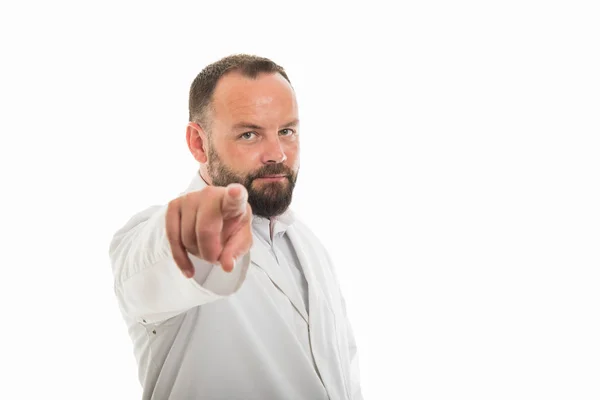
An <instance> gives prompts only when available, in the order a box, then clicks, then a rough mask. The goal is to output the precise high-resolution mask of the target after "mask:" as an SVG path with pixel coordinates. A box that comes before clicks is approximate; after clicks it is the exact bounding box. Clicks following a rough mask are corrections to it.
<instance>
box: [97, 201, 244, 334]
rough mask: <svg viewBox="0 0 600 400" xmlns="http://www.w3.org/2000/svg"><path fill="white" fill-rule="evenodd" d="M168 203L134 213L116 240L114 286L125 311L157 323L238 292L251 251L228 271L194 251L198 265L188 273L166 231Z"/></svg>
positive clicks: (112, 255)
mask: <svg viewBox="0 0 600 400" xmlns="http://www.w3.org/2000/svg"><path fill="white" fill-rule="evenodd" d="M166 212H167V206H166V205H165V206H160V207H151V208H149V209H147V210H146V211H143V212H141V213H139V214H137V215H135V216H134V217H133V218H131V219H130V220H129V221H128V222H127V223H126V224H125V226H123V227H122V228H121V229H120V230H119V231H117V232H116V233H115V235H114V237H113V239H112V241H111V243H110V251H109V253H110V259H111V264H112V270H113V276H114V280H115V281H114V285H115V286H114V289H115V293H116V295H117V299H118V303H119V307H120V308H121V311H122V312H123V314H124V315H126V316H128V317H129V318H133V319H135V320H137V321H139V322H146V323H157V322H161V321H164V320H166V319H168V318H171V317H173V316H175V315H177V314H180V313H182V312H184V311H186V310H188V309H190V308H192V307H195V306H199V305H202V304H205V303H208V302H212V301H215V300H218V299H220V298H222V297H224V296H228V295H231V294H233V293H235V292H236V291H237V290H238V289H239V288H240V286H241V284H242V283H243V281H244V279H245V277H246V272H247V270H248V266H249V264H250V255H249V253H246V254H245V255H244V256H243V257H240V258H239V259H238V261H237V262H236V264H235V267H234V269H233V271H232V272H225V271H223V269H222V268H221V267H220V266H218V265H214V264H210V263H208V262H206V261H203V260H201V259H200V258H198V257H195V256H193V255H192V254H189V253H188V256H189V258H190V260H191V261H192V264H193V266H194V268H195V272H196V273H195V275H194V277H193V278H191V279H188V278H186V277H185V276H184V275H183V274H182V272H181V270H180V269H179V268H178V267H177V265H176V264H175V261H174V260H173V255H172V252H171V248H170V245H169V241H168V239H167V234H166Z"/></svg>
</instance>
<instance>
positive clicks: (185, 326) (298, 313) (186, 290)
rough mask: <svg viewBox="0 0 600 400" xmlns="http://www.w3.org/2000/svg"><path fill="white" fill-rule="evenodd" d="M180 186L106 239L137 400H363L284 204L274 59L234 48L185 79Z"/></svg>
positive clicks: (319, 268)
mask: <svg viewBox="0 0 600 400" xmlns="http://www.w3.org/2000/svg"><path fill="white" fill-rule="evenodd" d="M189 109H190V122H189V124H188V126H187V131H186V138H187V144H188V147H189V149H190V152H191V153H192V155H193V156H194V158H195V159H196V160H197V161H198V162H199V164H200V167H199V172H198V173H196V174H195V176H194V178H193V179H192V182H191V184H190V186H189V188H188V189H187V190H186V191H185V192H183V193H182V194H181V196H180V197H178V198H176V199H174V200H172V201H171V202H169V203H168V204H166V205H163V206H155V207H151V208H149V209H147V210H145V211H143V212H141V213H139V214H137V215H135V216H134V217H133V218H132V219H131V220H130V221H129V222H128V223H127V224H125V226H124V227H123V228H121V229H120V230H119V231H118V232H117V233H116V234H115V236H114V238H113V240H112V242H111V245H110V257H111V262H112V268H113V273H114V277H115V292H116V295H117V298H118V302H119V306H120V309H121V312H122V314H123V317H124V319H125V321H126V323H127V325H128V328H129V333H130V335H131V339H132V341H133V344H134V353H135V356H136V359H137V362H138V366H139V379H140V381H141V383H142V386H143V398H144V399H156V400H165V399H228V400H233V399H245V400H247V399H261V400H266V399H286V400H291V399H306V400H320V399H332V400H337V399H352V400H355V399H362V394H361V389H360V384H359V373H358V360H357V352H356V345H355V341H354V337H353V334H352V329H351V327H350V324H349V322H348V318H347V316H346V311H345V304H344V299H343V296H342V294H341V293H340V289H339V284H338V281H337V279H336V275H335V272H334V268H333V266H332V264H331V261H330V259H329V256H328V254H327V251H326V250H325V249H324V248H323V246H322V244H321V243H320V242H319V240H318V239H317V238H316V237H315V236H314V235H313V233H312V232H311V231H310V230H309V229H308V228H307V227H306V226H305V225H304V224H303V223H301V222H300V221H299V220H298V219H297V217H296V216H295V215H294V214H293V213H292V211H291V210H290V209H289V208H288V207H289V205H290V203H291V200H292V192H293V189H294V184H295V182H296V178H297V174H298V169H299V158H298V157H299V120H298V107H297V104H296V97H295V95H294V90H293V88H292V86H291V84H290V81H289V79H288V76H287V75H286V73H285V71H284V69H283V68H282V67H280V66H279V65H277V64H275V63H274V62H272V61H271V60H269V59H266V58H261V57H256V56H250V55H234V56H229V57H226V58H223V59H221V60H219V61H217V62H215V63H213V64H211V65H209V66H207V67H206V68H205V69H204V70H203V71H202V72H200V74H198V76H197V77H196V79H195V80H194V82H193V83H192V86H191V89H190V99H189Z"/></svg>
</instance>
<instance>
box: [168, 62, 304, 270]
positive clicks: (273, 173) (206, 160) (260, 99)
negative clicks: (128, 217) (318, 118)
mask: <svg viewBox="0 0 600 400" xmlns="http://www.w3.org/2000/svg"><path fill="white" fill-rule="evenodd" d="M211 105H212V107H211V110H210V112H209V113H208V121H209V122H208V123H207V125H209V126H200V125H199V124H198V123H196V122H190V123H189V124H188V126H187V130H186V139H187V144H188V148H189V150H190V152H191V154H192V155H193V157H194V158H195V159H196V160H197V161H198V162H199V163H200V175H201V176H202V178H203V179H204V180H205V181H206V182H207V183H208V184H209V185H210V186H208V187H206V188H204V189H203V190H201V191H199V192H192V193H188V194H187V195H184V196H181V197H179V198H177V199H174V200H172V201H171V202H170V203H169V207H168V209H167V222H166V224H167V237H168V239H169V242H170V244H171V250H172V252H173V258H174V260H175V262H176V263H177V265H178V266H179V268H180V269H181V270H182V272H183V273H184V275H185V276H187V277H191V276H193V273H194V269H193V266H192V263H191V261H190V260H189V257H188V255H187V253H190V254H193V255H195V256H197V257H199V258H201V259H204V260H206V261H208V262H211V263H215V264H220V265H221V266H222V268H223V269H224V270H225V271H231V270H232V269H233V266H234V258H237V257H240V256H242V255H243V254H245V253H246V252H248V251H249V249H250V247H251V246H252V229H251V221H252V213H253V212H254V214H256V215H261V216H263V217H268V218H270V217H274V216H276V215H279V214H281V213H283V212H284V211H285V210H286V209H287V208H288V206H289V204H290V203H291V199H292V192H293V189H294V185H295V182H296V179H297V174H298V170H299V136H298V130H299V129H298V128H299V127H298V107H297V102H296V97H295V94H294V91H293V89H292V87H291V86H290V84H289V83H288V82H287V81H286V80H285V78H283V77H282V76H281V75H279V74H277V73H262V74H259V75H258V76H257V77H256V78H255V79H252V78H248V77H245V76H243V75H242V74H240V73H238V72H235V71H234V72H229V73H227V74H226V75H224V76H223V77H221V79H220V80H219V82H218V83H217V86H216V88H215V92H214V94H213V99H212V104H211Z"/></svg>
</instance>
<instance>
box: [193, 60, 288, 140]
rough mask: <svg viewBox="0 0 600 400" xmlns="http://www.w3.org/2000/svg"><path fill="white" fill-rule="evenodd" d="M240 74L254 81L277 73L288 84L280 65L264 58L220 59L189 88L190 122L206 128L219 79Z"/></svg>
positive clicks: (206, 68) (207, 68)
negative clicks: (263, 74) (261, 76)
mask: <svg viewBox="0 0 600 400" xmlns="http://www.w3.org/2000/svg"><path fill="white" fill-rule="evenodd" d="M231 71H237V72H241V73H242V74H243V75H244V76H247V77H248V78H252V79H255V78H256V77H257V76H258V74H260V73H263V72H264V73H279V74H281V75H282V76H283V77H284V78H285V79H286V80H287V81H288V82H290V79H289V78H288V76H287V74H286V72H285V70H284V69H283V67H281V66H280V65H277V64H276V63H274V62H273V61H271V60H270V59H268V58H265V57H258V56H254V55H249V54H234V55H230V56H227V57H224V58H222V59H220V60H219V61H216V62H214V63H212V64H210V65H207V66H206V67H205V68H204V69H203V70H202V71H200V73H199V74H198V76H196V79H194V82H192V85H191V87H190V99H189V118H190V122H196V123H199V124H200V125H201V126H202V125H204V126H203V127H204V129H207V128H208V126H206V125H208V122H209V121H208V110H209V108H210V104H211V101H212V96H213V93H214V91H215V87H216V86H217V82H218V81H219V79H220V78H221V77H222V76H223V75H225V74H226V73H228V72H231ZM290 85H291V82H290Z"/></svg>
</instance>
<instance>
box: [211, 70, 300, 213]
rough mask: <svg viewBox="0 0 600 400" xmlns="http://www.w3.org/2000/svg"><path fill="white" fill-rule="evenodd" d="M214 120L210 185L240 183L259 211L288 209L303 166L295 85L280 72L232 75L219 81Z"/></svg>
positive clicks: (215, 98) (273, 211) (212, 125)
mask: <svg viewBox="0 0 600 400" xmlns="http://www.w3.org/2000/svg"><path fill="white" fill-rule="evenodd" d="M209 119H210V121H211V126H210V128H209V131H210V134H209V137H210V138H209V140H208V146H207V147H208V148H207V157H208V161H207V165H206V168H207V172H208V175H209V177H210V179H211V180H212V182H209V183H212V184H213V185H216V186H227V185H228V184H230V183H234V182H235V183H241V184H242V185H244V186H245V187H246V189H247V190H248V202H249V203H250V206H251V207H252V211H253V213H254V214H256V215H260V216H263V217H267V218H268V217H272V216H276V215H279V214H281V213H283V212H284V211H285V210H286V209H287V208H288V206H289V205H290V203H291V201H292V192H293V190H294V186H295V183H296V178H297V175H298V169H299V159H298V156H299V140H298V108H297V105H296V97H295V95H294V92H293V90H292V88H291V86H290V84H289V83H288V82H287V81H286V80H285V78H283V77H282V76H281V75H279V74H260V75H259V76H258V77H257V78H256V79H250V78H247V77H244V76H243V75H241V74H239V73H236V72H233V73H230V74H227V75H225V76H224V77H222V78H221V79H220V80H219V83H218V84H217V87H216V89H215V92H214V96H213V102H212V111H211V112H210V117H209Z"/></svg>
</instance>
